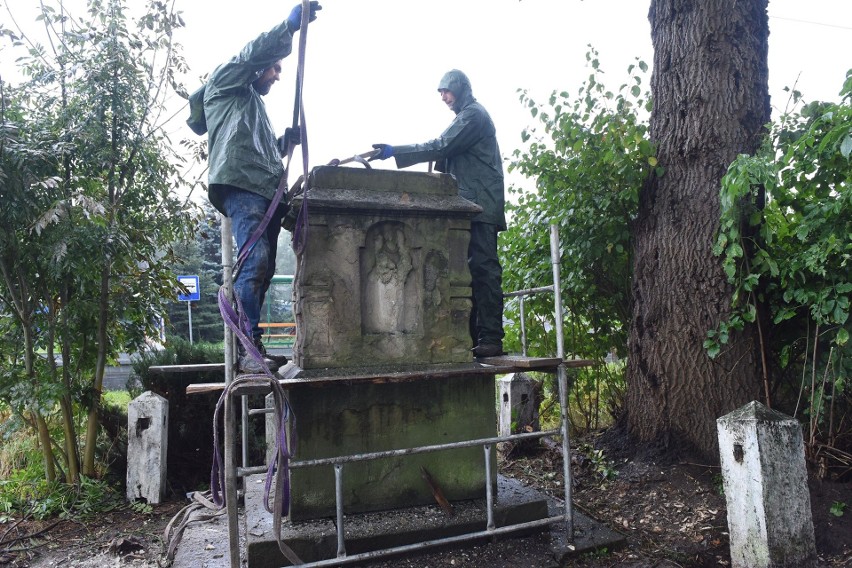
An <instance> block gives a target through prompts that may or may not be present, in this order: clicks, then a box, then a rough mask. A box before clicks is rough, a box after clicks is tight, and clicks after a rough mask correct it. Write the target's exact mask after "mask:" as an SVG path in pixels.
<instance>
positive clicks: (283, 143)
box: [278, 126, 302, 157]
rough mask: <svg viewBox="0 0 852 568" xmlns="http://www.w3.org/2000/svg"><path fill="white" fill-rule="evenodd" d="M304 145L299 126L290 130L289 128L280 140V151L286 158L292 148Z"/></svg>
mask: <svg viewBox="0 0 852 568" xmlns="http://www.w3.org/2000/svg"><path fill="white" fill-rule="evenodd" d="M301 143H302V129H301V128H299V127H298V126H297V127H296V128H290V127H289V126H288V127H287V128H285V129H284V135H283V136H280V137H279V138H278V151H280V152H281V156H282V157H283V156H286V155H287V153H288V152H289V151H290V148H291V146H298V145H299V144H301Z"/></svg>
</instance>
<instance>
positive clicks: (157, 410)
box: [127, 391, 169, 505]
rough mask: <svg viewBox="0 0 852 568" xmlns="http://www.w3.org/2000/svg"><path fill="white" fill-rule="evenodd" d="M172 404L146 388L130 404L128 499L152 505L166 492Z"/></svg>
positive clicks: (159, 501) (128, 419)
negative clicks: (143, 500) (167, 453)
mask: <svg viewBox="0 0 852 568" xmlns="http://www.w3.org/2000/svg"><path fill="white" fill-rule="evenodd" d="M168 435H169V403H168V401H167V400H166V399H164V398H163V397H161V396H160V395H158V394H155V393H153V392H151V391H147V392H144V393H142V394H141V395H139V396H138V397H136V398H135V399H133V400H132V401H131V402H130V404H129V405H128V406H127V499H128V500H129V501H135V500H136V499H145V500H146V501H147V502H148V503H149V504H151V505H157V504H159V503H161V502H162V501H163V497H165V494H166V452H167V450H168V439H169V438H168Z"/></svg>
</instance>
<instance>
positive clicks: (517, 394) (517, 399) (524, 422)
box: [498, 373, 540, 443]
mask: <svg viewBox="0 0 852 568" xmlns="http://www.w3.org/2000/svg"><path fill="white" fill-rule="evenodd" d="M499 383H500V416H499V421H498V422H499V433H500V435H501V436H509V435H511V434H517V433H518V432H526V431H528V430H530V431H538V430H540V428H539V421H538V397H537V396H536V384H535V381H533V380H532V379H531V378H530V377H529V376H528V375H526V374H524V373H512V374H511V375H506V376H505V377H501V378H500V380H499ZM534 442H535V443H538V441H537V440H535V441H534Z"/></svg>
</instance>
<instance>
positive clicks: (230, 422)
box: [223, 395, 240, 568]
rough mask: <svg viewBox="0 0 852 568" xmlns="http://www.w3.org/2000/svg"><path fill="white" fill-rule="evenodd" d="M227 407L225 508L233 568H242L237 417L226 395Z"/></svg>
mask: <svg viewBox="0 0 852 568" xmlns="http://www.w3.org/2000/svg"><path fill="white" fill-rule="evenodd" d="M223 404H224V405H225V506H226V508H227V510H228V548H229V551H230V554H231V568H240V526H239V518H238V515H237V513H238V508H239V505H238V503H237V473H236V472H237V468H236V463H235V460H234V449H235V448H236V440H235V439H234V438H235V437H236V436H235V434H236V426H237V424H236V422H237V421H236V417H235V416H234V401H233V399H232V398H231V397H230V396H228V395H226V396H225V400H224V402H223Z"/></svg>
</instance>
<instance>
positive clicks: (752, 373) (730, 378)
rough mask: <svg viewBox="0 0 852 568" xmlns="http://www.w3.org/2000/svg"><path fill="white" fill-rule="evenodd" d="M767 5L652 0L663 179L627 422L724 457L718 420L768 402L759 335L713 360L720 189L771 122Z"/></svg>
mask: <svg viewBox="0 0 852 568" xmlns="http://www.w3.org/2000/svg"><path fill="white" fill-rule="evenodd" d="M766 8H767V0H714V1H713V2H705V1H703V0H652V2H651V9H650V13H649V19H650V21H651V37H652V41H653V45H654V67H653V75H652V78H651V89H652V94H653V98H654V110H653V112H652V114H651V123H650V125H651V139H652V141H653V142H654V143H655V144H656V145H657V157H658V159H659V164H660V166H662V167H663V168H665V173H664V175H662V176H660V177H658V176H654V177H652V178H651V179H650V180H649V181H648V182H647V183H646V185H645V187H644V188H643V190H642V193H641V195H640V203H639V215H638V218H637V221H636V225H635V228H634V237H635V247H636V248H635V257H634V280H633V300H634V302H633V319H632V325H631V330H630V337H629V345H628V350H629V357H628V366H627V376H628V390H627V402H626V407H627V424H628V427H629V430H630V432H631V433H632V434H633V435H634V436H636V437H637V438H638V439H639V440H640V441H644V442H654V443H661V444H663V445H664V446H665V447H673V448H676V447H683V448H684V449H690V450H697V451H698V452H699V453H700V454H702V455H703V456H704V457H706V458H710V459H712V460H714V461H717V460H718V452H717V445H718V444H717V439H716V423H715V421H716V418H718V417H719V416H722V415H724V414H726V413H727V412H730V411H731V410H734V409H736V408H738V407H739V406H741V405H743V404H745V403H747V402H749V401H751V400H754V399H756V398H757V397H759V395H760V388H759V387H760V374H759V360H760V359H759V353H758V347H759V346H758V343H757V341H756V332H755V330H754V329H752V328H746V329H745V330H744V331H743V332H741V333H738V334H735V335H732V336H731V339H730V343H729V344H728V345H727V346H724V347H723V350H722V352H721V353H720V354H719V355H718V356H717V357H716V358H715V359H710V358H709V357H708V355H707V353H706V351H705V349H704V347H703V343H704V340H705V339H706V338H707V331H708V330H710V329H714V328H715V327H716V326H717V324H718V323H719V322H720V321H723V320H724V319H725V318H726V317H727V315H728V313H729V307H730V303H731V292H732V290H731V287H730V286H729V285H728V283H727V280H726V278H725V274H724V273H723V271H722V268H721V261H720V259H719V258H717V257H714V256H713V253H712V250H711V249H712V244H713V241H714V239H715V236H716V233H717V231H718V228H719V189H720V180H721V178H722V176H723V175H724V174H725V172H726V170H727V168H728V165H729V164H730V163H731V162H732V161H733V160H734V158H735V157H736V156H737V155H738V154H741V153H748V154H752V153H754V152H755V151H756V150H757V149H758V147H759V146H760V143H761V138H762V137H763V135H764V133H765V130H764V125H765V124H766V123H768V122H769V119H770V107H769V95H768V70H767V51H768V35H769V27H768V17H767V13H766Z"/></svg>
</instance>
